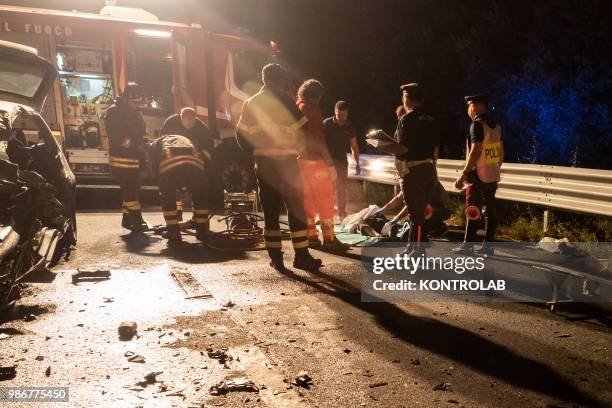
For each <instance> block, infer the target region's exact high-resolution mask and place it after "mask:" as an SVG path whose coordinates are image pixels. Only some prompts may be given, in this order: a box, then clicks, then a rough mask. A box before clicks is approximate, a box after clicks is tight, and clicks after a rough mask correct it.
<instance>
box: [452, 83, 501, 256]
mask: <svg viewBox="0 0 612 408" xmlns="http://www.w3.org/2000/svg"><path fill="white" fill-rule="evenodd" d="M465 101H466V103H467V105H468V111H467V112H468V116H469V117H470V119H472V123H471V124H470V129H469V138H468V140H467V149H466V152H467V158H466V162H465V166H464V168H463V171H462V173H461V176H460V177H459V178H457V180H456V181H455V187H456V188H457V189H459V190H460V189H462V188H463V187H464V185H466V184H467V189H466V196H465V203H466V208H465V215H466V225H465V236H464V239H463V243H462V244H461V245H460V246H459V247H457V248H456V249H455V251H457V252H462V253H471V252H472V250H473V249H474V247H473V243H474V242H476V241H477V238H476V230H477V228H478V224H479V222H480V220H481V218H482V216H484V218H485V220H486V222H485V240H484V241H485V243H483V245H482V247H480V248H479V249H478V251H479V252H481V253H490V252H492V248H490V247H488V246H487V245H486V243H487V242H493V241H494V240H495V231H496V229H497V208H496V200H495V193H496V191H497V183H498V182H499V178H500V168H501V164H502V162H503V161H504V144H503V141H502V138H501V126H500V125H499V124H498V123H497V122H496V121H495V119H494V118H493V116H492V115H490V114H489V113H488V112H487V104H488V98H487V95H485V94H479V95H471V96H466V97H465ZM483 207H484V211H483Z"/></svg>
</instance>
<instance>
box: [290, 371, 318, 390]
mask: <svg viewBox="0 0 612 408" xmlns="http://www.w3.org/2000/svg"><path fill="white" fill-rule="evenodd" d="M291 384H293V385H296V386H298V387H302V388H306V389H307V390H308V389H310V387H312V386H313V385H314V383H313V382H312V377H310V375H309V374H308V373H307V372H306V371H300V372H299V373H298V375H297V377H295V379H294V380H293V381H292V382H291Z"/></svg>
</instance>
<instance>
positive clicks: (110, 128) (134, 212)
mask: <svg viewBox="0 0 612 408" xmlns="http://www.w3.org/2000/svg"><path fill="white" fill-rule="evenodd" d="M142 103H143V94H142V89H141V88H140V86H139V85H138V84H136V83H134V82H130V83H128V84H127V86H126V87H125V89H124V90H123V94H122V95H121V96H120V97H119V98H117V100H116V102H115V103H114V104H113V105H111V106H110V107H109V108H108V109H107V110H106V111H104V112H103V113H102V117H101V120H100V131H101V133H102V134H104V133H106V134H107V136H108V141H109V162H110V166H111V170H112V173H113V176H114V177H115V180H116V181H117V183H118V184H119V187H120V188H121V195H122V198H123V205H122V210H123V219H122V220H121V226H122V227H123V228H127V229H129V230H132V231H133V232H141V231H145V230H147V229H149V228H150V227H149V225H148V223H147V222H145V221H144V220H143V219H142V212H141V207H140V165H141V159H144V141H143V137H144V135H145V133H146V129H145V123H144V119H143V118H142V115H141V114H140V112H138V110H137V108H138V106H140V105H142Z"/></svg>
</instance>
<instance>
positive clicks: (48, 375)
mask: <svg viewBox="0 0 612 408" xmlns="http://www.w3.org/2000/svg"><path fill="white" fill-rule="evenodd" d="M45 375H46V376H47V377H50V376H51V366H49V367H47V369H46V370H45Z"/></svg>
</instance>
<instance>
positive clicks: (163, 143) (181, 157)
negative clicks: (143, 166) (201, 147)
mask: <svg viewBox="0 0 612 408" xmlns="http://www.w3.org/2000/svg"><path fill="white" fill-rule="evenodd" d="M151 165H152V167H153V171H154V172H155V173H156V174H157V175H162V174H164V173H166V172H167V171H170V170H172V169H174V168H177V167H180V166H193V167H195V168H198V169H200V170H202V171H203V170H204V161H203V160H202V158H201V156H200V153H199V152H198V151H197V150H196V148H195V146H194V145H193V143H191V141H190V140H189V139H187V138H186V137H184V136H180V135H165V136H162V137H160V138H158V139H156V140H155V141H154V142H153V145H152V153H151Z"/></svg>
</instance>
